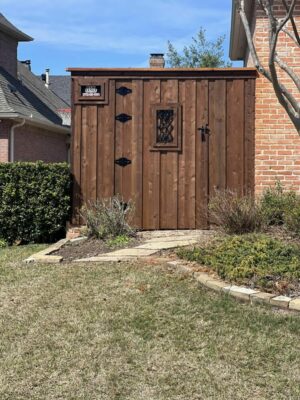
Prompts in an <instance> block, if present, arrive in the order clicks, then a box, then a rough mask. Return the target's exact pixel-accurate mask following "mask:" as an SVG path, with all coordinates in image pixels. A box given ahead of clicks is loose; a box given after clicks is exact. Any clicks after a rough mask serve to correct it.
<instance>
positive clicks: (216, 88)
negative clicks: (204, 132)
mask: <svg viewBox="0 0 300 400" xmlns="http://www.w3.org/2000/svg"><path fill="white" fill-rule="evenodd" d="M209 128H210V139H209V193H210V195H213V193H214V191H215V190H216V189H217V190H223V189H225V187H226V81H225V80H221V79H220V80H214V81H210V82H209Z"/></svg>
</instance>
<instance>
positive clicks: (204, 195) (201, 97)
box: [196, 80, 210, 229]
mask: <svg viewBox="0 0 300 400" xmlns="http://www.w3.org/2000/svg"><path fill="white" fill-rule="evenodd" d="M196 115H197V127H198V128H201V127H205V126H206V125H208V126H209V104H208V80H201V81H198V82H197V104H196ZM203 139H204V141H203V140H202V135H201V132H200V131H197V135H196V228H197V229H207V228H208V226H209V223H208V200H209V169H208V166H209V141H210V138H209V136H205V137H204V138H203Z"/></svg>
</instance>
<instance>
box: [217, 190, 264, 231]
mask: <svg viewBox="0 0 300 400" xmlns="http://www.w3.org/2000/svg"><path fill="white" fill-rule="evenodd" d="M215 193H216V194H215V196H214V197H213V198H212V200H211V201H210V203H209V210H210V215H211V220H212V223H214V224H216V225H217V226H218V227H220V228H221V229H222V230H224V231H225V232H226V233H229V234H244V233H249V232H255V231H259V230H260V229H261V228H262V225H263V219H262V213H261V208H260V204H259V203H257V202H256V201H255V199H254V198H253V197H251V196H242V197H240V196H238V195H237V193H235V192H233V191H230V190H225V191H216V192H215Z"/></svg>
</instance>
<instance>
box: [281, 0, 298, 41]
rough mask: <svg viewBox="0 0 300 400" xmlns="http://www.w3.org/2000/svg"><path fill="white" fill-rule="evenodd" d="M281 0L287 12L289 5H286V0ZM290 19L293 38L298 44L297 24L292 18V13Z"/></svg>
mask: <svg viewBox="0 0 300 400" xmlns="http://www.w3.org/2000/svg"><path fill="white" fill-rule="evenodd" d="M281 1H282V4H283V5H284V7H285V9H286V11H287V12H288V10H289V6H288V4H287V2H286V0H281ZM290 20H291V24H292V27H293V31H294V35H293V36H294V38H295V42H296V43H298V45H299V46H300V36H299V32H298V28H297V25H296V23H295V20H294V18H293V15H291V17H290Z"/></svg>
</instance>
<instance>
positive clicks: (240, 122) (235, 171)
mask: <svg viewBox="0 0 300 400" xmlns="http://www.w3.org/2000/svg"><path fill="white" fill-rule="evenodd" d="M227 109H228V113H227V187H228V188H229V189H230V190H233V191H236V192H237V193H239V194H242V193H243V186H244V129H245V123H244V80H236V81H229V82H227Z"/></svg>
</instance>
